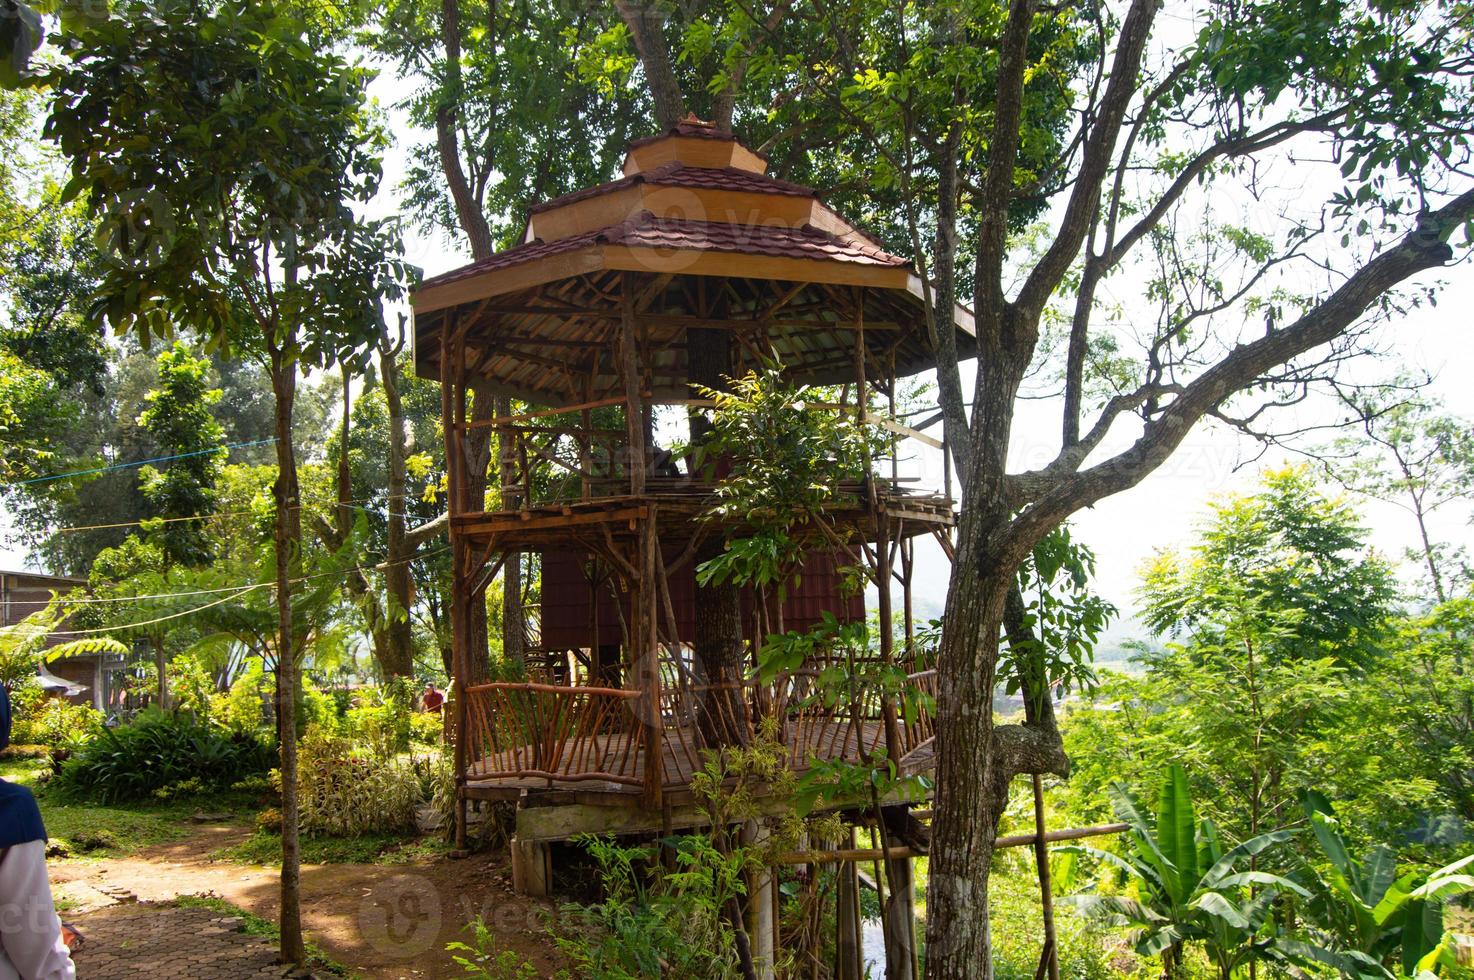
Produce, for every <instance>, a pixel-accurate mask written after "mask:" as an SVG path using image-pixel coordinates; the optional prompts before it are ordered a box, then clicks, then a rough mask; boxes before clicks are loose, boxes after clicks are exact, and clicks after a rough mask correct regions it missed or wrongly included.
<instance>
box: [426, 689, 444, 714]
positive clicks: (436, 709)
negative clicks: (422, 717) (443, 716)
mask: <svg viewBox="0 0 1474 980" xmlns="http://www.w3.org/2000/svg"><path fill="white" fill-rule="evenodd" d="M443 704H445V695H444V694H441V693H440V691H438V690H436V688H435V682H434V681H427V682H426V683H425V693H424V694H422V695H420V707H422V708H424V709H425V710H426V711H428V712H430V713H431V714H437V715H438V714H440V706H441V705H443Z"/></svg>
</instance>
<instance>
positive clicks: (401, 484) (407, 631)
mask: <svg viewBox="0 0 1474 980" xmlns="http://www.w3.org/2000/svg"><path fill="white" fill-rule="evenodd" d="M379 377H380V379H381V380H382V381H383V384H384V405H385V408H386V410H387V414H388V416H389V524H388V534H387V548H386V554H385V565H384V588H385V590H386V591H387V592H388V594H389V602H388V606H389V608H388V609H387V610H386V612H387V613H388V622H387V623H386V624H385V627H384V633H385V637H384V640H385V642H384V645H383V650H382V652H381V653H380V660H379V667H380V669H382V670H383V672H384V676H385V677H386V678H390V677H413V676H414V672H415V643H414V631H413V628H412V626H411V623H410V618H409V611H410V608H411V607H412V606H413V605H414V589H413V583H412V581H411V578H410V565H409V563H410V559H411V558H413V557H414V552H415V549H414V548H411V547H409V546H408V545H407V544H406V542H405V520H404V515H405V509H406V508H407V507H408V506H409V501H408V500H407V499H406V497H405V486H406V477H405V457H406V455H407V453H406V446H405V442H406V437H405V429H404V405H403V402H402V401H401V400H400V397H399V363H398V361H397V360H396V358H395V352H394V351H393V350H392V349H390V348H389V347H388V345H384V346H381V347H380V348H379Z"/></svg>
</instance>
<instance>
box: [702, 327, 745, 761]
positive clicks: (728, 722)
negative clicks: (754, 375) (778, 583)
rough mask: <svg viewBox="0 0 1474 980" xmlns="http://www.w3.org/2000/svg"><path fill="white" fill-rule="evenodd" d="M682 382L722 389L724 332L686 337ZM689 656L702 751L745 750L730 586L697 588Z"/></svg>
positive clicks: (737, 627) (715, 545) (710, 549)
mask: <svg viewBox="0 0 1474 980" xmlns="http://www.w3.org/2000/svg"><path fill="white" fill-rule="evenodd" d="M686 352H687V364H688V367H687V379H688V380H689V381H690V382H691V383H692V384H699V385H702V386H704V387H706V388H711V389H713V390H716V391H724V390H726V388H727V376H728V375H730V374H731V373H732V335H731V333H730V332H728V331H726V330H698V329H692V330H688V331H686ZM690 422H691V445H692V446H699V445H700V444H701V443H702V442H703V441H705V439H706V438H707V436H708V434H709V433H710V431H711V423H710V422H708V421H707V419H706V416H705V415H703V414H702V413H700V412H692V413H691V415H690ZM723 547H724V545H723V543H722V541H721V540H720V538H712V539H709V540H707V541H706V542H705V543H704V544H703V545H702V546H701V547H700V548H699V549H697V552H696V556H695V558H694V561H695V563H696V566H697V567H700V565H701V563H702V562H706V561H710V560H711V559H713V558H715V557H717V556H719V555H720V554H721V553H722V549H723ZM694 640H695V642H694V644H693V648H694V653H695V657H696V664H697V669H698V670H699V671H700V672H701V676H700V678H699V679H698V680H699V682H700V683H703V684H705V685H707V686H708V688H709V689H708V690H707V691H706V693H705V694H704V696H703V697H702V699H701V705H702V710H701V717H700V718H699V719H698V721H699V725H700V731H701V736H702V741H703V742H704V744H706V745H713V746H715V745H745V744H747V741H748V728H749V725H748V720H747V700H746V698H745V697H744V696H743V688H742V678H743V674H744V670H743V668H744V666H745V664H744V652H745V651H744V649H743V639H742V595H741V593H740V592H739V591H738V589H737V587H736V586H735V585H732V584H725V585H710V586H698V587H697V589H696V633H695V637H694Z"/></svg>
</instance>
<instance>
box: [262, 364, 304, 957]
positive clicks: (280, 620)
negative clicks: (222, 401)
mask: <svg viewBox="0 0 1474 980" xmlns="http://www.w3.org/2000/svg"><path fill="white" fill-rule="evenodd" d="M271 388H272V392H273V393H274V394H275V396H276V465H277V475H276V487H275V489H276V526H275V532H274V538H275V545H276V618H277V638H276V717H277V734H278V741H279V743H280V750H281V786H282V789H281V793H282V806H281V814H282V825H281V852H282V853H281V956H282V960H283V961H284V962H287V963H295V964H298V965H301V964H302V963H304V962H305V961H306V959H307V951H306V948H305V946H304V945H303V942H302V910H301V896H300V888H301V860H302V855H301V848H300V840H299V837H298V831H299V827H298V821H299V816H298V807H297V644H296V636H295V633H294V627H293V623H292V585H291V582H292V570H293V566H294V564H297V563H298V562H299V561H300V554H301V547H302V512H301V509H300V506H299V505H300V494H299V492H298V486H297V457H296V452H295V451H294V449H293V447H292V403H293V401H294V400H295V397H296V393H297V374H296V369H295V367H294V366H293V364H292V363H291V361H290V360H289V359H288V358H287V357H286V355H285V354H284V353H283V352H282V351H281V350H280V349H278V348H275V347H273V349H272V351H271Z"/></svg>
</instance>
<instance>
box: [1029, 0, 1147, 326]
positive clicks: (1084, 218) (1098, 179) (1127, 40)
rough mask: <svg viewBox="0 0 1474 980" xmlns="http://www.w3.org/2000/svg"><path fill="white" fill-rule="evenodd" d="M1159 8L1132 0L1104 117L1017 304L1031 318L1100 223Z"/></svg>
mask: <svg viewBox="0 0 1474 980" xmlns="http://www.w3.org/2000/svg"><path fill="white" fill-rule="evenodd" d="M1156 12H1157V3H1156V0H1132V4H1131V9H1130V10H1128V11H1127V12H1126V19H1125V21H1124V22H1123V23H1122V25H1121V35H1120V39H1119V40H1118V41H1117V43H1116V57H1115V60H1114V61H1113V62H1112V64H1111V80H1110V81H1109V82H1108V83H1107V84H1106V90H1105V95H1104V96H1103V97H1102V98H1101V102H1100V119H1099V121H1098V122H1097V123H1096V124H1095V127H1094V130H1093V131H1092V132H1091V134H1090V138H1089V139H1088V140H1087V141H1086V143H1085V153H1084V155H1083V157H1082V158H1081V161H1080V173H1079V174H1078V175H1077V176H1076V178H1075V187H1074V190H1073V191H1072V192H1071V194H1070V200H1069V203H1068V204H1066V206H1065V214H1064V218H1063V219H1062V220H1061V221H1060V227H1059V231H1058V233H1057V234H1056V235H1055V237H1054V241H1053V242H1052V243H1050V246H1049V249H1048V250H1047V251H1046V252H1045V253H1044V257H1043V258H1041V259H1040V260H1039V262H1038V264H1037V265H1035V266H1034V269H1033V271H1032V272H1030V273H1029V277H1028V279H1026V280H1025V281H1024V285H1023V288H1022V289H1021V290H1020V291H1019V295H1018V299H1017V301H1016V305H1017V306H1018V307H1019V308H1020V310H1021V311H1022V312H1023V314H1024V316H1025V317H1027V318H1031V319H1032V318H1034V317H1037V316H1038V315H1039V313H1040V312H1041V311H1042V310H1043V309H1044V304H1045V303H1046V302H1047V301H1048V299H1049V297H1050V296H1051V295H1052V294H1053V293H1054V290H1055V288H1056V287H1058V286H1059V283H1060V280H1061V279H1063V278H1064V275H1065V273H1066V272H1067V271H1069V268H1070V265H1071V264H1072V263H1073V262H1074V261H1075V256H1077V255H1078V254H1079V253H1080V246H1081V244H1082V243H1083V242H1084V240H1085V236H1086V233H1087V232H1088V231H1089V230H1090V229H1091V228H1092V227H1094V225H1095V219H1096V208H1097V206H1098V205H1099V203H1100V189H1101V185H1102V184H1103V183H1104V182H1105V178H1106V175H1107V173H1108V172H1109V170H1110V164H1111V160H1112V158H1113V157H1114V156H1115V146H1116V139H1117V137H1119V136H1120V133H1121V123H1122V120H1123V119H1125V117H1126V109H1127V107H1128V106H1130V104H1131V100H1132V98H1133V97H1134V96H1135V94H1136V90H1137V76H1138V75H1139V74H1140V72H1141V58H1142V53H1143V52H1144V51H1145V50H1146V42H1147V38H1148V37H1149V36H1150V35H1151V29H1152V20H1153V19H1154V18H1155V17H1156Z"/></svg>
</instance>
